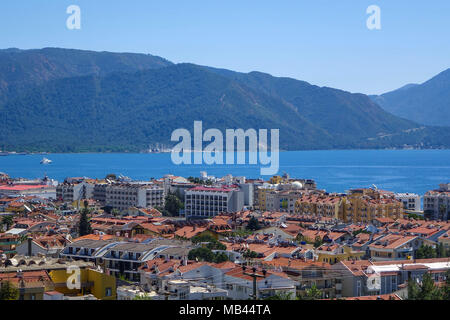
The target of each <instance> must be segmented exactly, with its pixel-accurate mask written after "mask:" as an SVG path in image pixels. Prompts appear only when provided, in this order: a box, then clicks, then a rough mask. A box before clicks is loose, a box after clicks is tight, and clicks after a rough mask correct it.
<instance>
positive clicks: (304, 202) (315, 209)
mask: <svg viewBox="0 0 450 320" xmlns="http://www.w3.org/2000/svg"><path fill="white" fill-rule="evenodd" d="M341 205H342V197H341V196H338V195H321V194H308V195H304V196H302V197H300V198H298V199H297V201H296V202H295V209H294V213H296V214H301V215H311V216H314V217H328V218H333V219H338V218H339V210H340V208H341Z"/></svg>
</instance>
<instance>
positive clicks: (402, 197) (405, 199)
mask: <svg viewBox="0 0 450 320" xmlns="http://www.w3.org/2000/svg"><path fill="white" fill-rule="evenodd" d="M395 199H397V200H399V201H401V202H402V203H403V209H405V210H410V211H419V210H420V196H419V195H418V194H415V193H397V194H395Z"/></svg>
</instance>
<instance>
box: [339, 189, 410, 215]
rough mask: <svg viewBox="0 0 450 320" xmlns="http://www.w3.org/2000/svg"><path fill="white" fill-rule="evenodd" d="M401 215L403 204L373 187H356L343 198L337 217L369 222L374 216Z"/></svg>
mask: <svg viewBox="0 0 450 320" xmlns="http://www.w3.org/2000/svg"><path fill="white" fill-rule="evenodd" d="M401 217H403V204H402V202H401V201H398V200H396V199H395V198H393V197H390V196H384V195H383V193H382V192H379V191H377V190H373V189H356V190H352V191H351V192H350V194H348V195H347V196H346V197H344V198H343V201H342V206H341V208H340V210H339V219H340V220H342V221H344V222H364V223H368V222H371V221H372V220H373V219H376V218H391V219H394V220H396V219H398V218H401Z"/></svg>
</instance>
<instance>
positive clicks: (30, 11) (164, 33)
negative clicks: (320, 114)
mask: <svg viewBox="0 0 450 320" xmlns="http://www.w3.org/2000/svg"><path fill="white" fill-rule="evenodd" d="M72 4H76V5H79V6H80V8H81V30H68V29H67V28H66V19H67V17H68V14H67V13H66V8H67V7H68V6H69V5H72ZM372 4H375V5H378V6H379V7H380V8H381V27H382V28H381V30H369V29H367V27H366V20H367V18H368V15H367V14H366V9H367V7H368V6H369V5H372ZM449 14H450V1H448V0H433V1H422V0H421V1H413V0H409V1H407V0H395V1H394V0H370V1H366V0H307V1H306V0H292V1H291V0H285V1H283V0H278V1H275V0H272V1H265V0H240V1H235V0H226V1H216V0H190V1H186V0H177V1H175V0H164V1H154V0H126V1H125V0H14V1H12V0H2V1H1V3H0V48H9V47H17V48H22V49H30V48H42V47H50V46H51V47H64V48H78V49H90V50H99V51H103V50H105V51H115V52H140V53H151V54H155V55H159V56H162V57H164V58H166V59H169V60H171V61H173V62H175V63H178V62H192V63H197V64H202V65H209V66H215V67H222V68H228V69H232V70H236V71H242V72H249V71H253V70H258V71H263V72H267V73H270V74H273V75H275V76H288V77H293V78H297V79H301V80H305V81H308V82H310V83H312V84H316V85H320V86H330V87H335V88H340V89H343V90H348V91H351V92H362V93H366V94H374V93H383V92H386V91H390V90H393V89H396V88H398V87H401V86H403V85H405V84H407V83H411V82H415V83H421V82H424V81H426V80H428V79H429V78H431V77H433V76H434V75H436V74H438V73H439V72H441V71H443V70H445V69H447V68H449V67H450V41H449V40H450V19H449Z"/></svg>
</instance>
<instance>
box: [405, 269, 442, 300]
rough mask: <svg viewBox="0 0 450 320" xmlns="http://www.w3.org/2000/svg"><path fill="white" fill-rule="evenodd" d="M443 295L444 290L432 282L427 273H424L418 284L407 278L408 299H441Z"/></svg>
mask: <svg viewBox="0 0 450 320" xmlns="http://www.w3.org/2000/svg"><path fill="white" fill-rule="evenodd" d="M444 296H445V290H441V289H440V288H439V287H437V286H436V284H435V283H434V280H433V278H432V277H431V275H430V274H429V273H425V274H424V275H423V278H422V282H421V283H420V284H418V283H417V282H415V281H414V280H412V279H411V278H410V279H409V280H408V299H409V300H442V299H444Z"/></svg>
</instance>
